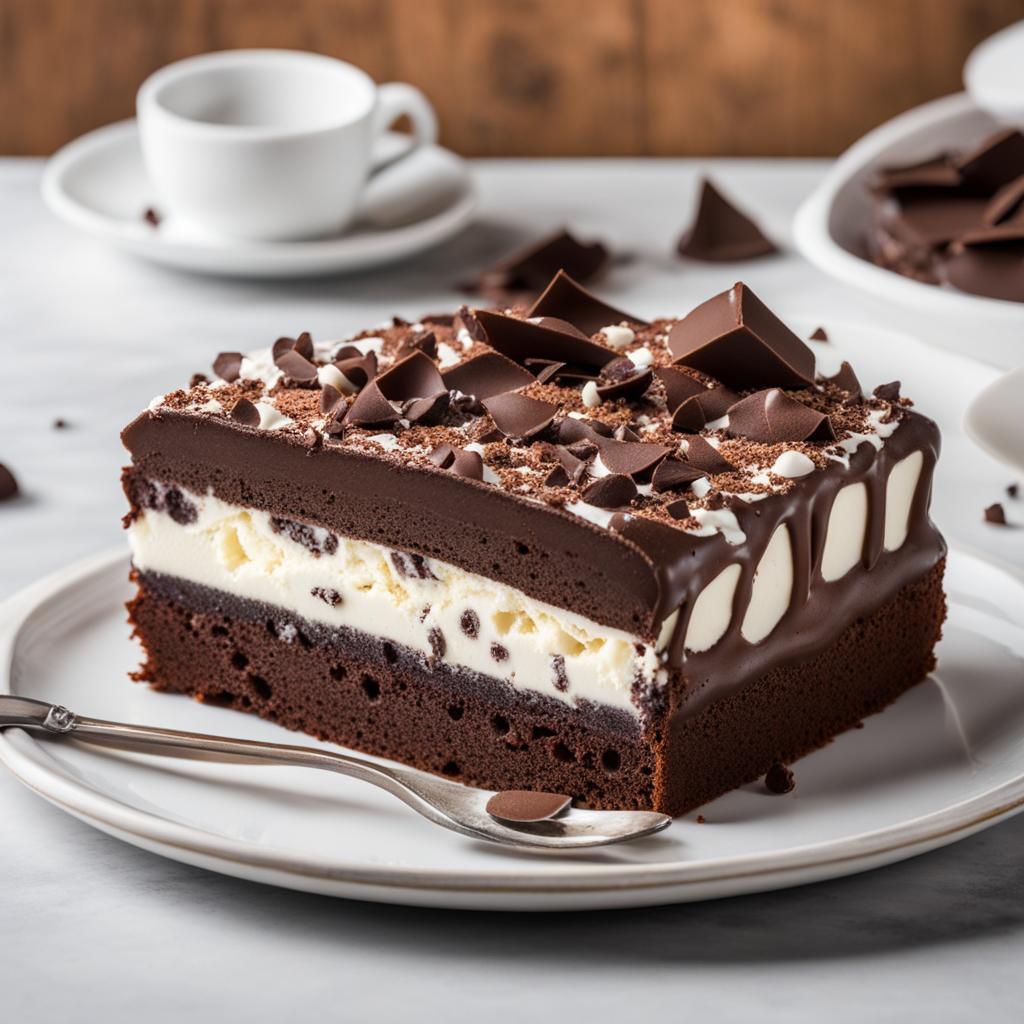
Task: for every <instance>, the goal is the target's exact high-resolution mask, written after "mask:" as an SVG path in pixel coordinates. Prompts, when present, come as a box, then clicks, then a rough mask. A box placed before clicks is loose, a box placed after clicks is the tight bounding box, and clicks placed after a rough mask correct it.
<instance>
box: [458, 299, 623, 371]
mask: <svg viewBox="0 0 1024 1024" xmlns="http://www.w3.org/2000/svg"><path fill="white" fill-rule="evenodd" d="M476 315H477V318H478V319H479V321H480V323H481V325H482V326H483V328H484V331H485V332H486V334H487V343H488V344H489V345H490V346H491V347H492V348H495V349H497V350H498V351H499V352H501V353H502V355H506V356H508V357H509V359H513V360H515V362H517V363H520V364H523V365H526V360H527V359H541V360H544V361H545V362H560V363H567V364H570V365H573V366H593V367H595V368H600V367H602V366H604V365H605V363H609V362H611V361H612V360H613V359H614V358H615V357H616V354H617V353H615V352H614V351H613V350H612V349H610V348H605V347H604V346H603V345H598V344H597V342H594V341H591V340H590V339H589V338H587V337H586V336H585V335H583V334H582V333H580V332H579V331H577V330H576V329H575V328H574V327H573V326H572V325H571V324H568V323H564V322H563V321H560V320H555V319H554V318H552V317H544V318H542V320H543V322H541V323H531V322H530V321H529V320H520V319H519V318H517V317H513V316H505V315H504V314H503V313H492V312H490V311H489V310H485V309H480V310H477V312H476ZM563 325H564V326H563ZM565 328H569V330H566V329H565Z"/></svg>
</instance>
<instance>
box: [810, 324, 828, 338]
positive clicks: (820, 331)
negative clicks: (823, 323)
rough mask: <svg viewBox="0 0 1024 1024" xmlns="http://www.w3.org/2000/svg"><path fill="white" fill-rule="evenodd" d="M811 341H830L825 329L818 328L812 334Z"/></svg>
mask: <svg viewBox="0 0 1024 1024" xmlns="http://www.w3.org/2000/svg"><path fill="white" fill-rule="evenodd" d="M811 341H828V334H827V333H826V332H825V328H824V327H816V328H815V329H814V331H813V332H812V334H811Z"/></svg>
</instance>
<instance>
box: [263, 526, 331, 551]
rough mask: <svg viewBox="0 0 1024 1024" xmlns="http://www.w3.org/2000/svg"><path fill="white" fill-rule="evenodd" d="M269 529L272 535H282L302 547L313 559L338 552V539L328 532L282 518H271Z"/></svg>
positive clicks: (317, 527) (318, 527)
mask: <svg viewBox="0 0 1024 1024" xmlns="http://www.w3.org/2000/svg"><path fill="white" fill-rule="evenodd" d="M270 528H271V529H272V530H273V531H274V533H281V534H284V536H286V537H287V538H288V539H289V540H291V541H294V543H296V544H298V545H300V546H301V547H304V548H305V549H306V550H307V551H308V552H309V553H310V554H311V555H312V556H313V557H314V558H319V557H320V556H321V555H333V554H334V553H335V552H336V551H337V550H338V538H337V537H336V536H335V535H334V534H333V533H331V532H330V531H329V530H325V529H324V528H323V527H320V526H311V525H310V524H309V523H300V522H299V521H298V520H296V519H285V518H284V516H271V517H270Z"/></svg>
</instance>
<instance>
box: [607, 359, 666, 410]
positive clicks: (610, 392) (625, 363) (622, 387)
mask: <svg viewBox="0 0 1024 1024" xmlns="http://www.w3.org/2000/svg"><path fill="white" fill-rule="evenodd" d="M653 383H654V371H653V370H651V369H650V367H647V368H644V369H640V368H639V367H637V366H636V365H634V363H633V361H632V360H630V359H626V358H618V359H613V360H612V361H611V362H609V363H606V364H605V365H604V366H603V367H602V369H601V374H600V376H599V377H598V385H597V393H598V394H599V395H600V396H601V401H603V402H611V401H614V400H615V399H617V398H623V399H626V400H627V401H631V402H633V401H636V400H637V399H639V398H640V397H642V396H643V394H644V393H645V392H646V391H647V389H648V388H649V387H650V386H651V384H653Z"/></svg>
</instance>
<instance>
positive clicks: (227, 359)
mask: <svg viewBox="0 0 1024 1024" xmlns="http://www.w3.org/2000/svg"><path fill="white" fill-rule="evenodd" d="M242 358H243V356H242V353H241V352H221V353H220V354H219V355H218V356H217V358H216V359H214V361H213V372H214V373H215V374H217V376H218V377H220V379H221V380H226V381H227V382H228V383H229V384H230V383H232V382H233V381H236V380H238V377H239V374H240V373H241V370H242Z"/></svg>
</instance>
